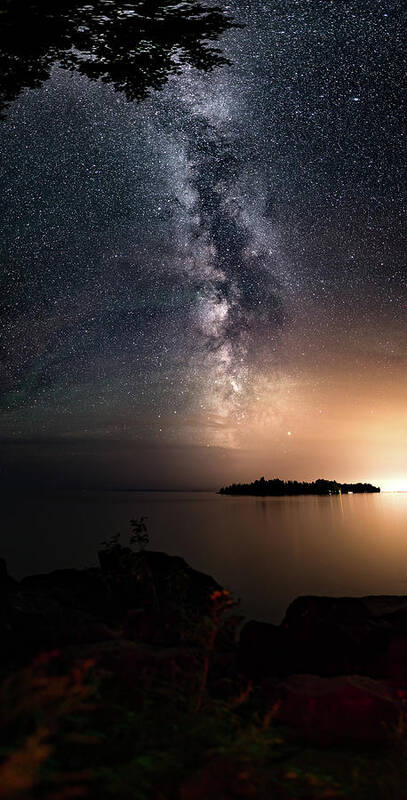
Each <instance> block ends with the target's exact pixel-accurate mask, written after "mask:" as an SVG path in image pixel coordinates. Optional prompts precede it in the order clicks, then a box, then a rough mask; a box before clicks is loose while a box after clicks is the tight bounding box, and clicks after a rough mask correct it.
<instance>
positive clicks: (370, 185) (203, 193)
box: [0, 0, 407, 484]
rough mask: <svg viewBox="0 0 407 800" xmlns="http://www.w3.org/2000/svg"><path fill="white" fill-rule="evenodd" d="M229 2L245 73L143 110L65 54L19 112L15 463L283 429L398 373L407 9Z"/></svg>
mask: <svg viewBox="0 0 407 800" xmlns="http://www.w3.org/2000/svg"><path fill="white" fill-rule="evenodd" d="M227 8H228V10H229V11H230V13H231V14H232V15H233V16H234V17H235V18H236V19H237V20H238V21H240V22H242V23H243V24H244V26H245V27H244V28H242V29H237V30H234V31H232V32H229V33H228V34H226V35H225V36H224V37H223V40H222V46H223V47H224V50H225V52H226V54H227V55H228V56H229V57H230V59H231V61H232V66H231V67H223V68H221V69H218V70H215V71H214V72H213V73H211V74H210V75H199V74H197V72H196V71H194V70H192V69H189V70H186V71H185V72H184V74H183V75H181V76H179V77H175V78H173V79H171V81H170V83H169V85H168V87H167V88H166V89H165V90H164V91H162V92H160V93H156V94H154V95H153V96H152V97H151V98H150V99H148V100H147V101H145V102H143V103H141V104H140V105H136V104H127V103H126V102H125V101H124V99H123V98H122V97H121V96H120V95H119V94H116V93H115V92H114V91H113V89H111V88H109V87H106V86H99V85H97V84H90V83H89V82H87V80H86V79H85V78H80V77H79V76H77V75H76V76H72V75H70V74H67V73H65V72H63V71H61V70H59V69H58V68H55V69H54V71H53V75H52V78H51V80H50V81H49V82H47V83H46V84H44V86H43V87H42V88H41V89H39V90H35V91H29V92H26V93H25V94H24V95H23V96H22V97H21V98H20V99H18V100H17V101H16V102H15V103H14V105H13V106H12V108H11V109H10V111H9V112H8V115H7V119H6V120H5V121H4V122H2V124H1V129H0V137H1V150H2V152H3V153H4V154H5V158H4V159H3V166H2V174H1V182H2V186H3V187H4V188H3V202H2V209H1V212H2V223H1V225H2V230H3V231H4V235H3V248H2V263H3V292H2V294H3V298H2V304H3V314H2V324H3V335H2V347H3V372H2V406H3V416H2V428H1V435H2V436H3V439H4V442H5V446H6V449H7V453H8V455H7V459H6V463H5V467H4V474H8V473H9V471H10V470H11V472H13V470H14V469H15V470H16V472H15V475H17V477H18V476H19V475H20V472H19V469H20V467H19V466H18V464H21V465H22V466H21V470H22V473H21V474H23V475H24V476H25V477H27V474H29V475H32V473H33V471H34V472H35V470H36V469H37V468H38V469H39V471H40V472H41V469H42V467H41V466H38V465H39V464H40V462H41V463H42V461H41V458H42V456H41V453H42V454H43V460H44V461H49V459H50V453H51V452H52V453H56V452H60V451H59V449H58V448H60V447H61V446H63V447H65V448H67V449H66V452H65V456H64V458H63V459H62V461H64V459H65V461H66V463H67V462H68V461H69V459H70V458H71V456H72V457H73V456H75V454H76V455H78V454H79V457H80V454H81V453H82V452H84V449H85V451H86V453H89V452H90V450H89V448H91V447H93V446H95V447H96V450H95V453H96V455H95V454H94V461H95V460H96V461H97V460H99V455H98V451H97V447H101V448H102V456H101V458H102V461H103V460H104V461H106V463H107V462H108V460H109V458H110V456H109V447H108V446H107V445H106V442H108V441H111V442H112V445H111V447H112V452H113V450H114V448H115V447H117V446H118V445H117V443H118V442H126V447H127V446H128V443H129V442H130V443H131V446H132V447H137V442H139V443H142V445H143V447H149V448H158V449H157V452H159V453H160V455H159V458H160V459H161V460H162V459H164V460H165V459H166V458H167V457H168V459H171V458H173V455H169V456H166V455H165V449H163V448H165V446H168V447H173V446H177V447H189V446H193V447H210V448H223V449H225V448H226V449H227V448H232V449H234V448H239V447H241V448H243V447H247V446H248V440H250V441H251V440H252V438H253V436H254V435H256V436H257V438H258V439H259V440H261V439H263V438H264V437H266V438H267V436H269V437H271V439H270V441H271V440H273V441H274V439H275V441H278V438H279V436H280V435H284V436H286V435H287V425H288V424H289V427H290V428H291V427H292V423H291V422H289V423H287V422H286V419H287V418H288V419H291V416H290V415H293V414H297V416H298V419H297V417H295V421H296V422H297V426H298V427H300V424H301V422H300V417H301V414H304V415H306V414H307V413H310V414H314V413H315V414H316V413H318V414H319V413H321V414H322V413H323V412H324V402H325V400H324V397H325V395H326V394H327V393H328V394H329V391H330V390H332V394H335V393H336V394H337V387H336V385H335V383H334V382H332V381H333V378H332V375H335V373H336V372H337V371H339V372H340V373H341V375H342V376H343V375H345V376H348V379H349V380H351V381H353V380H354V381H356V382H357V381H358V380H359V379H360V376H361V375H363V374H366V376H368V377H369V380H370V381H371V382H372V381H373V382H376V381H377V373H376V372H375V370H377V369H379V371H380V370H381V371H382V372H381V374H382V375H384V376H386V375H389V374H391V376H393V378H394V377H397V376H400V375H402V374H403V369H404V367H405V361H406V343H405V327H406V313H407V312H406V306H407V281H406V274H407V269H406V265H405V261H403V250H404V249H403V240H404V238H405V229H404V219H405V216H404V213H405V185H406V183H405V173H404V163H405V146H404V138H403V137H404V133H405V130H404V115H403V113H402V107H403V98H404V96H405V94H404V93H405V85H404V84H403V81H404V75H405V52H404V51H403V39H404V29H405V17H406V12H405V6H404V3H402V2H399V0H369V2H360V1H359V2H349V0H346V2H345V1H343V2H342V0H292V1H291V2H273V3H271V2H270V3H262V2H260V0H253V2H232V3H229V4H228V6H227ZM352 376H356V377H352ZM379 380H380V379H379ZM369 385H370V384H369ZM369 391H370V390H369ZM307 392H308V394H309V395H311V394H312V395H313V396H315V404H314V405H315V408H314V407H313V408H312V410H311V411H309V409H308V407H307V402H308V401H307V400H304V396H305V395H304V393H305V394H307ZM307 397H308V395H307ZM345 399H346V398H345ZM344 402H345V400H344ZM304 418H305V417H304ZM289 433H290V436H291V433H292V431H291V430H290V431H289ZM293 434H295V430H293ZM273 437H274V439H273ZM292 438H293V439H294V436H293V437H292ZM61 442H62V445H61ZM89 443H91V444H89ZM101 443H103V444H101ZM140 446H141V444H140ZM33 447H35V448H36V454H37V455H36V459H37V460H36V462H35V466H34V467H33V466H32V448H33ZM285 447H286V443H284V448H285ZM30 448H31V449H30ZM160 448H161V449H160ZM92 452H93V451H92ZM168 452H170V451H168ZM171 452H172V451H171ZM281 452H286V451H285V450H281ZM27 453H28V455H27ZM30 453H31V455H30ZM16 454H17V455H16ZM112 458H113V457H112ZM113 460H114V459H113ZM64 463H65V462H64ZM75 463H76V462H75ZM89 463H90V464H91V466H90V467H89V469H90V470H91V472H90V478H89V480H90V482H91V483H92V469H93V467H92V464H93V462H92V459H90V462H89ZM10 464H12V465H13V466H12V468H11V467H10ZM16 464H17V467H16V466H15V465H16ZM27 464H29V466H27ZM185 469H186V470H187V467H186V468H185ZM72 470H73V468H72ZM72 470H71V472H72ZM168 470H170V466H169V467H168ZM73 472H74V470H73ZM176 472H177V475H178V478H179V480H178V482H181V483H182V481H183V480H184V481H185V476H184V477H182V467H180V465H179V463H178V462H177V467H176ZM72 474H73V473H72ZM168 474H169V472H168ZM205 474H206V473H205ZM13 475H14V473H13ZM95 475H96V471H95ZM166 475H167V473H166ZM225 477H227V476H225ZM242 477H245V476H244V475H242ZM282 477H287V476H282ZM288 477H290V476H288ZM298 477H300V478H301V477H302V478H306V477H309V476H307V475H299V476H298ZM334 477H337V478H339V479H347V478H348V476H347V475H337V476H334ZM359 477H360V478H362V477H364V476H363V475H360V476H359ZM14 479H15V478H13V480H14ZM44 480H45V478H44ZM69 480H70V481H71V482H72V481H73V480H74V479H73V478H72V477H70V478H69ZM95 480H96V479H95ZM103 480H105V482H106V483H107V484H109V483H111V473H110V472H109V470H108V473H107V477H105V478H104V477H103V476H102V477H101V476H100V474H99V473H98V478H97V481H99V483H100V482H102V483H103ZM118 480H119V479H118ZM125 480H126V478H124V477H123V475H121V477H120V481H122V482H123V481H125ZM163 480H164V479H163ZM165 480H167V481H168V480H169V479H168V477H166V478H165ZM205 480H206V481H208V478H207V477H205ZM137 481H140V478H139V477H138V478H137V479H136V484H137ZM131 482H132V481H131V478H130V477H129V478H128V480H127V483H128V484H131ZM147 482H148V481H147Z"/></svg>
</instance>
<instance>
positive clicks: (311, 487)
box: [218, 477, 380, 497]
mask: <svg viewBox="0 0 407 800" xmlns="http://www.w3.org/2000/svg"><path fill="white" fill-rule="evenodd" d="M363 492H367V493H370V494H371V493H373V492H380V487H379V486H372V484H371V483H338V482H337V481H328V480H325V479H324V478H318V480H316V481H312V482H311V483H307V482H306V481H282V480H281V479H280V478H272V479H271V480H268V481H266V480H265V478H264V477H263V478H260V479H259V480H257V481H253V483H232V484H231V485H230V486H223V487H222V489H219V492H218V494H233V495H242V494H243V495H254V496H256V497H269V496H271V497H272V496H276V497H283V496H284V495H300V494H320V495H321V494H322V495H332V494H362V493H363Z"/></svg>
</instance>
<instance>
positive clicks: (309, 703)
mask: <svg viewBox="0 0 407 800" xmlns="http://www.w3.org/2000/svg"><path fill="white" fill-rule="evenodd" d="M264 688H265V694H266V696H267V694H268V705H269V706H270V705H272V706H273V716H274V718H275V719H277V720H279V721H280V722H283V723H285V724H287V725H289V726H290V728H292V729H293V730H295V731H296V732H297V733H298V734H300V735H301V736H302V737H305V738H306V739H307V740H308V741H309V742H312V743H315V744H332V743H334V742H340V741H350V740H356V741H358V742H365V743H373V744H379V743H383V742H386V741H388V740H389V739H390V738H391V736H392V734H394V732H395V730H396V726H397V723H398V721H399V717H400V713H401V711H402V702H403V700H402V698H401V697H400V693H398V692H397V691H396V690H395V689H393V688H392V687H391V686H389V685H388V684H386V683H385V682H382V681H376V680H373V679H371V678H367V677H361V676H343V677H339V678H321V677H318V676H315V675H293V676H291V677H290V678H288V679H287V680H285V681H284V682H281V683H279V684H277V686H276V685H275V684H274V683H273V684H271V685H270V688H269V690H268V687H267V685H265V687H264Z"/></svg>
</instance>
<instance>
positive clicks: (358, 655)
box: [0, 546, 407, 739]
mask: <svg viewBox="0 0 407 800" xmlns="http://www.w3.org/2000/svg"><path fill="white" fill-rule="evenodd" d="M98 555H99V563H100V566H99V567H94V568H89V569H82V570H79V569H64V570H56V571H54V572H50V573H48V574H40V575H32V576H29V577H25V578H23V579H22V580H21V581H19V582H18V581H16V580H14V579H13V578H12V577H11V576H9V575H8V572H7V568H6V564H5V562H4V561H2V562H1V563H0V567H1V569H0V592H1V595H2V620H1V628H2V634H1V635H2V641H3V644H4V645H5V646H4V648H3V653H4V658H3V664H2V670H3V672H7V670H8V669H9V668H10V667H11V666H16V665H24V664H26V663H29V662H30V660H32V659H33V658H35V657H36V656H37V655H38V653H40V652H44V651H53V650H55V649H58V650H60V651H62V652H63V653H65V655H67V656H69V657H71V658H73V657H87V658H89V657H92V658H94V659H96V661H97V662H98V663H100V664H101V665H102V666H105V667H108V668H109V669H113V671H115V672H117V674H120V675H121V677H123V676H125V674H126V671H127V672H128V673H129V674H131V675H132V677H133V678H134V675H135V674H137V672H138V671H143V670H145V669H150V668H153V667H154V666H157V665H159V666H160V668H163V669H164V670H165V668H166V663H167V665H168V664H169V663H170V662H171V661H174V659H175V660H177V659H178V660H179V661H181V662H184V661H185V662H193V660H194V658H195V656H196V647H195V645H196V642H195V643H194V633H193V631H194V628H195V627H196V626H197V625H199V621H200V620H201V619H210V615H211V598H212V597H213V594H214V593H219V592H221V591H222V589H221V587H220V586H219V584H218V583H217V582H216V581H215V580H214V579H213V578H212V577H211V576H209V575H205V574H203V573H201V572H198V571H196V570H194V569H192V568H191V567H190V566H189V565H188V564H187V563H186V562H185V561H184V559H182V558H179V557H175V556H169V555H167V554H166V553H161V552H154V551H144V552H140V553H135V552H134V551H132V550H130V549H129V548H123V547H121V546H118V547H116V548H113V549H111V550H105V551H100V552H99V554H98ZM213 660H214V662H215V667H214V669H213V671H214V672H216V680H215V683H216V682H217V683H218V684H219V685H220V684H221V683H222V681H224V679H226V678H227V679H228V680H229V681H231V682H232V684H237V683H238V681H239V680H240V681H241V680H242V679H243V680H247V681H250V682H251V683H252V684H255V685H257V686H262V687H265V689H266V694H268V695H269V696H270V697H274V698H275V699H277V698H279V702H280V707H279V710H278V712H276V716H277V717H278V718H281V719H283V720H284V721H287V722H289V723H290V724H292V725H294V726H298V725H299V727H300V728H301V729H302V731H304V730H305V728H304V725H305V723H304V720H303V721H302V723H301V724H299V721H300V720H301V719H302V716H304V715H305V714H306V713H307V714H308V722H307V726H306V727H307V730H308V729H310V730H308V733H310V731H311V733H312V729H314V731H313V732H314V733H315V735H316V736H317V737H318V736H319V734H320V730H321V725H322V721H321V720H319V722H318V721H317V717H318V713H319V712H318V711H317V710H315V714H316V718H315V720H314V721H313V722H312V719H311V717H312V715H311V717H310V716H309V713H310V711H309V708H310V704H311V705H312V703H311V700H312V699H313V702H314V705H315V707H317V706H318V702H320V703H322V704H324V703H327V702H328V701H329V702H330V703H334V702H337V704H338V706H343V703H344V702H345V704H346V702H347V701H346V698H347V696H348V695H349V697H350V698H351V700H350V705H351V706H352V704H353V706H354V707H355V708H354V712H355V713H356V712H357V713H358V714H359V721H358V724H357V725H356V728H355V718H354V713H353V716H352V713H350V715H348V716H349V719H348V725H347V726H346V720H343V719H341V720H339V719H336V718H335V720H333V717H332V714H331V715H327V714H325V715H324V716H325V717H326V720H325V722H327V721H329V723H330V727H332V728H333V730H331V731H330V735H334V734H335V727H336V730H337V733H338V734H339V735H344V734H345V735H349V736H352V735H353V734H354V732H355V730H356V731H357V736H358V737H359V738H360V737H361V736H362V738H363V735H365V738H367V739H377V738H379V739H380V738H383V737H384V735H385V731H384V728H383V726H382V725H381V720H380V718H379V717H380V714H383V722H385V721H386V720H387V721H388V719H389V717H390V718H392V719H393V720H396V718H397V715H398V714H399V710H400V708H399V707H400V700H403V698H404V689H405V688H407V597H405V596H401V597H397V596H371V597H361V598H352V597H342V598H331V597H315V596H309V597H299V598H297V599H296V600H294V601H293V602H292V603H291V604H290V606H289V608H288V609H287V612H286V615H285V617H284V619H283V621H282V623H281V624H280V625H272V624H268V623H264V622H257V621H255V620H249V621H247V620H244V619H243V618H242V617H239V616H238V614H236V613H233V612H230V611H229V612H228V613H227V615H226V617H225V620H224V622H223V624H222V628H221V630H220V631H219V633H218V635H217V644H216V656H214V659H213ZM222 670H223V671H224V673H225V674H222ZM355 676H357V678H355ZM284 697H285V698H286V699H285V700H284V699H283V698H284ZM335 698H336V700H335ZM352 698H353V699H352ZM294 701H295V702H294ZM292 702H294V705H295V708H294V710H293V713H292V714H291V712H290V711H289V708H290V704H291V703H292ZM403 702H404V700H403ZM365 706H366V715H367V716H366V723H367V724H366V726H365V734H363V730H364V724H362V723H363V720H362V721H361V719H360V716H361V715H362V716H363V709H364V707H365ZM373 707H374V709H375V713H377V714H378V715H379V716H378V717H377V719H376V722H377V725H375V726H373V728H372V718H371V714H372V708H373ZM307 709H308V711H307ZM369 715H370V716H369ZM334 716H335V715H334ZM310 720H311V722H310ZM317 722H318V724H317ZM322 727H323V726H322ZM318 729H319V730H318Z"/></svg>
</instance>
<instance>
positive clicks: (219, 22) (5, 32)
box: [0, 0, 236, 110]
mask: <svg viewBox="0 0 407 800" xmlns="http://www.w3.org/2000/svg"><path fill="white" fill-rule="evenodd" d="M231 27H236V26H235V24H234V23H233V21H232V19H231V18H230V17H229V16H228V15H227V14H225V13H224V12H223V11H222V9H221V8H220V7H218V6H212V7H210V6H207V5H205V4H204V3H199V2H196V1H195V0H185V2H181V3H179V2H177V0H160V1H159V2H158V1H157V0H138V1H137V0H132V1H131V0H130V2H125V0H91V2H89V3H86V2H85V0H59V2H58V3H54V2H52V0H34V2H30V3H27V2H26V0H0V110H2V109H4V108H5V107H6V106H7V105H8V104H9V103H10V102H12V101H13V100H14V99H15V98H16V97H17V96H18V95H19V93H20V92H21V91H22V90H23V89H24V88H37V87H39V86H41V84H42V83H43V82H44V81H45V80H47V78H49V76H50V72H51V68H52V66H53V65H54V64H55V63H58V64H59V65H60V66H61V67H63V68H65V69H69V70H75V71H77V72H79V73H81V74H83V75H86V76H87V77H88V78H90V79H91V80H101V81H103V82H104V83H110V84H112V85H113V86H114V88H115V89H116V90H117V91H121V92H123V93H124V95H125V96H126V98H127V100H137V101H139V100H142V99H144V98H145V97H146V96H147V95H148V93H149V91H150V89H161V88H162V87H163V86H164V84H165V83H166V82H167V80H168V78H169V77H170V76H171V75H174V74H177V73H179V72H180V71H181V70H182V68H183V66H184V65H190V66H193V67H196V68H197V69H200V70H203V71H205V72H208V71H210V70H212V69H213V68H214V67H216V66H220V65H223V64H227V63H229V62H228V60H227V58H226V57H225V56H224V55H223V54H222V52H221V50H220V48H219V47H217V46H215V42H216V41H217V39H218V38H219V36H220V35H221V34H222V33H224V31H226V30H227V29H228V28H231Z"/></svg>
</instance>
